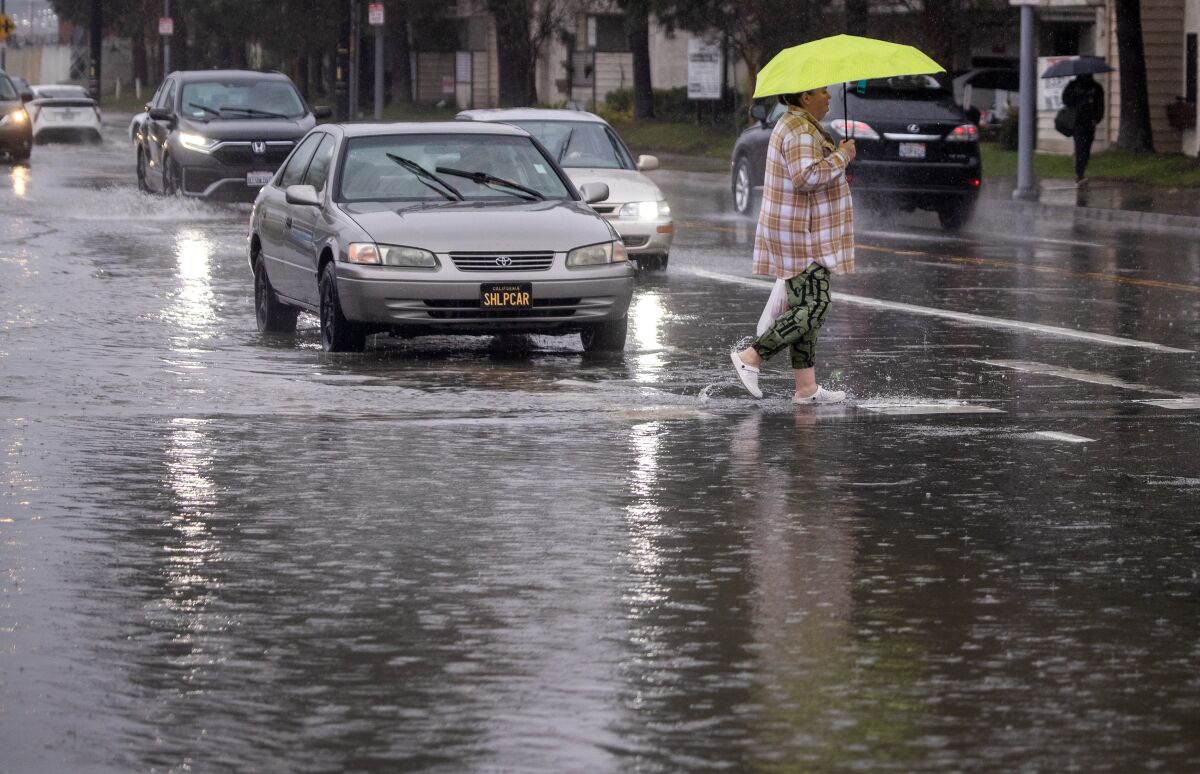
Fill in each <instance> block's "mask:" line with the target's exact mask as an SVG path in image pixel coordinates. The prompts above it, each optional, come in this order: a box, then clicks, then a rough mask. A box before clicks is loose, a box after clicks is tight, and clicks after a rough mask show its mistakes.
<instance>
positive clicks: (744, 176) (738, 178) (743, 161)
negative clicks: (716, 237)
mask: <svg viewBox="0 0 1200 774" xmlns="http://www.w3.org/2000/svg"><path fill="white" fill-rule="evenodd" d="M754 200H755V195H754V183H753V182H752V181H751V180H750V161H749V159H747V158H746V157H745V156H743V157H742V158H740V159H738V161H737V164H736V165H735V166H734V168H733V208H734V209H735V210H737V211H738V212H740V213H741V214H743V215H750V214H752V213H753V211H754V204H755V201H754Z"/></svg>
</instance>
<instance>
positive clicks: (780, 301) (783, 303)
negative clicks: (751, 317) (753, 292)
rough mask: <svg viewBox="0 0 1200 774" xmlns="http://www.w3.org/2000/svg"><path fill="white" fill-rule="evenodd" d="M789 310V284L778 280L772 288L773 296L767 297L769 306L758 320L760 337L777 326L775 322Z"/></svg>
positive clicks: (765, 307)
mask: <svg viewBox="0 0 1200 774" xmlns="http://www.w3.org/2000/svg"><path fill="white" fill-rule="evenodd" d="M787 310H788V302H787V283H786V282H784V281H783V280H781V279H777V280H775V285H774V286H773V287H772V288H771V295H769V296H767V305H766V306H764V307H763V310H762V316H760V317H759V318H758V335H759V336H761V335H763V334H764V333H766V332H767V329H768V328H770V327H771V326H772V325H774V324H775V320H777V319H779V316H780V315H781V314H783V313H784V312H786V311H787Z"/></svg>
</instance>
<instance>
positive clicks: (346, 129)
mask: <svg viewBox="0 0 1200 774" xmlns="http://www.w3.org/2000/svg"><path fill="white" fill-rule="evenodd" d="M332 126H336V127H338V128H340V129H341V130H342V132H343V133H345V135H346V136H347V137H372V136H376V135H381V134H464V135H485V134H503V135H509V136H513V137H528V136H529V132H527V131H525V130H524V129H521V128H520V127H516V126H510V125H508V124H490V123H489V124H487V125H486V126H483V125H480V124H478V123H471V122H469V121H411V122H396V123H390V124H375V123H371V124H360V123H354V124H332Z"/></svg>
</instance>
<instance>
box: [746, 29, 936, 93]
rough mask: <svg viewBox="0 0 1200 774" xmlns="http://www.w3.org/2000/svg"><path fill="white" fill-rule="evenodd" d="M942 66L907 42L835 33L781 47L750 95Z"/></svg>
mask: <svg viewBox="0 0 1200 774" xmlns="http://www.w3.org/2000/svg"><path fill="white" fill-rule="evenodd" d="M943 71H944V68H942V66H941V65H939V64H938V63H937V62H935V61H933V60H932V59H930V58H929V57H927V56H925V55H924V54H923V53H921V52H920V51H918V50H917V49H915V48H913V47H912V46H903V45H900V44H899V43H888V42H887V41H885V40H875V39H874V38H860V37H858V36H856V35H834V36H833V37H829V38H821V39H820V40H814V41H811V42H809V43H802V44H801V45H799V46H792V47H791V48H785V49H784V50H783V51H780V52H779V53H778V54H776V55H775V57H774V58H773V59H772V60H771V61H770V62H767V66H766V67H764V68H763V69H762V70H760V71H759V72H758V79H757V80H756V81H755V84H754V97H755V99H757V98H758V97H770V96H772V95H776V94H794V93H795V92H798V91H809V90H810V89H819V88H821V87H822V86H830V85H832V84H834V83H843V82H846V81H864V80H869V79H871V78H890V77H892V76H895V75H928V74H929V73H940V72H943Z"/></svg>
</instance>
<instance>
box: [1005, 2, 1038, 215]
mask: <svg viewBox="0 0 1200 774" xmlns="http://www.w3.org/2000/svg"><path fill="white" fill-rule="evenodd" d="M1008 4H1009V5H1019V6H1021V64H1020V68H1021V69H1020V71H1019V72H1020V81H1019V83H1020V88H1021V104H1020V107H1019V108H1018V109H1017V187H1016V189H1015V190H1014V191H1013V193H1012V195H1013V198H1014V199H1028V200H1035V199H1037V198H1038V192H1037V188H1036V187H1035V185H1034V180H1033V145H1034V136H1033V133H1034V130H1035V128H1036V126H1037V99H1036V96H1035V94H1034V92H1036V91H1037V40H1036V39H1035V37H1034V16H1033V8H1034V6H1036V5H1040V4H1041V0H1008Z"/></svg>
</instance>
